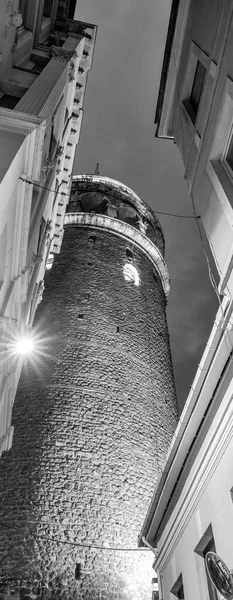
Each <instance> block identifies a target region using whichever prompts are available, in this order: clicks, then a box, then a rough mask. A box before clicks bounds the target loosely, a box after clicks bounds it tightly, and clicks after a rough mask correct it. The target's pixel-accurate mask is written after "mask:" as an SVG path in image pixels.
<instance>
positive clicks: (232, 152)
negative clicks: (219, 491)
mask: <svg viewBox="0 0 233 600" xmlns="http://www.w3.org/2000/svg"><path fill="white" fill-rule="evenodd" d="M226 161H227V162H228V165H229V166H230V167H231V169H232V171H233V136H232V138H231V142H230V146H229V148H228V151H227V155H226ZM231 492H232V490H231Z"/></svg>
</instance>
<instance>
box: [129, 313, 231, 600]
mask: <svg viewBox="0 0 233 600" xmlns="http://www.w3.org/2000/svg"><path fill="white" fill-rule="evenodd" d="M223 320H224V322H223ZM232 349H233V333H232V326H231V324H230V323H229V322H227V319H226V318H224V316H223V314H222V310H221V309H220V310H219V311H218V314H217V317H216V322H215V325H214V327H213V330H212V333H211V337H210V340H209V341H208V344H207V348H206V351H205V353H204V356H203V358H202V361H201V363H200V365H199V369H198V372H197V375H196V378H195V380H194V383H193V386H192V389H191V391H190V394H189V396H188V399H187V402H186V404H185V407H184V409H183V412H182V414H181V416H180V420H179V424H178V427H177V430H176V432H175V435H174V437H173V440H172V443H171V446H170V448H169V452H168V455H167V458H166V461H165V463H164V466H163V470H162V473H161V475H160V478H159V481H158V483H157V486H156V488H155V490H154V493H153V496H152V500H151V503H150V506H149V509H148V512H147V516H146V519H145V521H144V524H143V527H142V529H141V533H140V542H139V543H140V546H141V547H143V546H144V544H149V545H150V546H151V547H152V548H153V549H154V552H155V554H156V555H157V556H156V558H155V561H154V565H153V566H154V569H155V571H156V574H157V577H158V582H159V598H160V600H172V599H173V600H175V597H176V598H183V599H184V600H185V599H188V600H194V599H198V600H201V599H202V598H207V599H209V600H217V599H218V597H219V596H218V594H217V592H216V590H215V589H214V587H213V585H212V583H211V581H210V579H209V576H208V574H207V571H206V567H205V555H206V553H207V552H208V551H210V550H211V551H214V552H217V554H218V555H220V556H221V558H222V559H223V560H224V562H225V563H226V564H227V566H228V568H229V569H230V570H232V568H233V561H232V556H233V542H232V535H231V523H232V519H233V485H232V481H233V478H232V464H233V451H232V449H233V402H232V399H233V362H232Z"/></svg>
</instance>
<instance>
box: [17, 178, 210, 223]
mask: <svg viewBox="0 0 233 600" xmlns="http://www.w3.org/2000/svg"><path fill="white" fill-rule="evenodd" d="M19 179H21V181H24V183H30V184H31V185H35V186H36V187H39V188H41V189H43V190H47V191H48V192H53V194H57V193H58V194H60V195H61V196H67V197H69V198H70V196H71V194H66V193H65V192H58V190H52V189H51V188H47V187H45V186H44V185H40V184H39V183H34V182H33V181H30V179H24V178H23V177H19ZM153 211H154V212H155V213H157V214H158V215H165V216H168V217H177V218H180V219H199V218H200V217H199V216H195V217H194V215H177V214H175V213H169V212H163V211H161V210H154V209H153Z"/></svg>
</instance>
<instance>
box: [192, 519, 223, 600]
mask: <svg viewBox="0 0 233 600" xmlns="http://www.w3.org/2000/svg"><path fill="white" fill-rule="evenodd" d="M210 551H211V552H216V546H215V541H214V536H213V530H212V526H211V525H209V527H208V529H207V530H206V532H205V533H204V535H203V536H202V538H201V540H200V542H199V543H198V545H197V546H196V548H195V552H196V553H197V554H199V556H201V557H202V559H203V567H204V570H205V574H206V581H207V586H208V592H209V599H210V600H218V593H217V591H216V590H215V588H214V586H213V584H212V582H211V580H210V578H209V575H208V573H207V571H206V567H205V560H204V559H205V556H206V554H207V552H210Z"/></svg>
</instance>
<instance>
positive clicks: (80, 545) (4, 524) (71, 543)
mask: <svg viewBox="0 0 233 600" xmlns="http://www.w3.org/2000/svg"><path fill="white" fill-rule="evenodd" d="M31 524H32V525H34V523H33V522H31ZM1 525H2V526H3V527H6V528H8V529H12V528H14V527H13V526H12V525H9V524H8V523H1ZM17 529H18V530H19V529H20V528H19V527H17ZM33 537H34V539H36V540H39V539H40V538H44V539H46V540H47V541H49V542H56V543H57V544H63V545H69V546H77V547H78V548H89V549H90V550H91V549H92V548H95V549H96V550H109V551H119V552H150V549H149V548H122V547H120V546H99V545H97V544H92V543H90V544H79V543H78V542H68V541H66V540H61V539H59V538H56V537H54V536H52V537H50V536H47V535H43V534H40V535H39V536H38V535H37V536H35V535H34V534H33Z"/></svg>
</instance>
